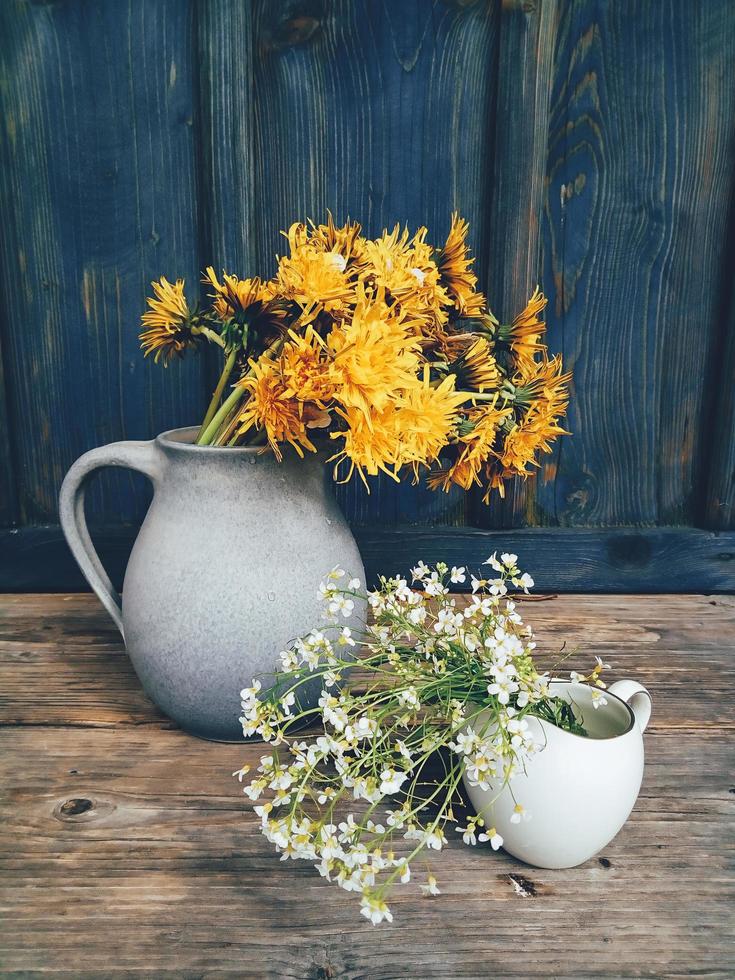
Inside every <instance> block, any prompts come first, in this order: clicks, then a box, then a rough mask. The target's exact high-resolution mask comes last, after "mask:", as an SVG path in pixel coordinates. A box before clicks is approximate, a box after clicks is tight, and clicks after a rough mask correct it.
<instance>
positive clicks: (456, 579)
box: [449, 566, 467, 585]
mask: <svg viewBox="0 0 735 980" xmlns="http://www.w3.org/2000/svg"><path fill="white" fill-rule="evenodd" d="M449 581H450V582H452V583H453V584H454V585H461V584H462V582H466V581H467V576H466V575H465V569H464V566H460V567H459V568H457V567H456V566H453V567H452V571H451V574H450V576H449Z"/></svg>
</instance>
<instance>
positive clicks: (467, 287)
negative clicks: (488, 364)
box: [438, 212, 486, 317]
mask: <svg viewBox="0 0 735 980" xmlns="http://www.w3.org/2000/svg"><path fill="white" fill-rule="evenodd" d="M468 231H469V224H468V223H467V222H466V221H465V219H464V218H460V216H459V215H458V214H457V213H456V212H455V213H454V214H453V215H452V224H451V227H450V229H449V235H448V236H447V240H446V243H445V245H444V248H443V249H442V250H441V252H440V253H439V259H438V265H439V275H440V278H441V282H442V284H443V286H444V288H445V289H446V291H447V293H448V294H449V295H450V296H451V298H452V301H453V302H454V305H455V307H456V308H457V311H458V312H459V313H460V314H461V315H462V316H466V317H472V316H479V315H480V314H481V313H482V312H483V311H484V310H485V306H486V300H485V297H484V295H483V294H482V293H480V292H477V291H476V286H477V276H476V275H475V274H474V272H472V269H471V267H472V264H473V263H474V261H475V260H474V258H471V257H470V254H469V250H468V248H467V232H468Z"/></svg>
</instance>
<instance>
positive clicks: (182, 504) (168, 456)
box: [59, 428, 365, 741]
mask: <svg viewBox="0 0 735 980" xmlns="http://www.w3.org/2000/svg"><path fill="white" fill-rule="evenodd" d="M196 431H197V430H196V429H193V428H191V429H175V430H172V431H171V432H164V433H163V434H162V435H160V436H158V438H157V439H154V440H153V441H152V442H116V443H111V444H110V445H108V446H102V447H101V448H100V449H93V450H92V451H91V452H88V453H86V454H85V455H84V456H82V457H81V458H80V459H78V460H77V461H76V463H74V465H73V466H72V468H71V469H70V470H69V472H68V474H67V476H66V479H65V480H64V483H63V486H62V488H61V494H60V498H59V513H60V518H61V526H62V528H63V531H64V534H65V536H66V540H67V542H68V544H69V547H70V548H71V551H72V553H73V555H74V557H75V558H76V560H77V562H78V563H79V567H80V568H81V570H82V572H83V573H84V576H85V578H86V579H87V581H88V582H89V584H90V585H91V586H92V588H93V589H94V591H95V592H96V593H97V595H98V596H99V598H100V600H101V601H102V603H103V605H104V606H105V608H106V609H107V611H108V612H109V613H110V615H111V616H112V618H113V619H114V621H115V623H116V624H117V626H118V628H119V630H120V632H121V633H122V635H123V639H124V640H125V646H126V649H127V652H128V654H129V655H130V659H131V660H132V662H133V666H134V667H135V670H136V672H137V674H138V677H139V678H140V681H141V683H142V685H143V688H144V689H145V691H146V693H147V694H148V695H149V697H150V698H151V699H152V700H153V701H155V703H156V704H157V705H158V706H159V707H160V708H161V709H162V710H163V711H164V712H165V713H166V714H167V715H168V716H169V717H171V718H173V719H174V720H175V721H176V722H178V723H179V724H180V725H181V726H182V727H183V728H185V729H186V730H187V731H189V732H192V733H193V734H195V735H200V736H203V737H205V738H210V739H216V740H221V741H231V740H239V739H240V738H242V731H241V728H240V725H239V722H238V718H239V715H240V690H241V689H242V688H243V687H246V686H249V685H250V683H251V681H252V679H253V678H254V677H257V676H260V677H261V678H262V683H263V686H264V687H265V686H266V684H267V682H268V674H269V673H270V672H271V671H272V670H273V669H274V668H275V667H277V666H278V665H279V660H278V654H279V652H280V651H281V650H283V649H284V648H285V647H286V646H287V645H288V643H289V641H291V640H293V639H294V638H295V637H297V636H299V635H301V634H302V633H305V632H307V631H308V630H309V629H311V628H312V627H314V626H317V627H318V626H319V625H320V624H321V623H322V622H323V621H322V620H321V612H322V604H321V602H320V600H319V598H318V587H319V583H320V582H321V581H322V580H323V579H324V577H325V575H326V574H327V573H328V572H329V571H330V570H331V569H332V568H334V567H335V566H336V565H339V566H340V567H342V568H343V569H345V571H346V572H347V573H348V574H349V575H351V576H355V577H357V578H359V579H360V581H361V582H362V583H363V584H364V571H363V567H362V562H361V560H360V553H359V551H358V550H357V545H356V544H355V540H354V538H353V537H352V534H351V532H350V529H349V527H348V526H347V523H346V521H345V519H344V517H343V515H342V513H341V512H340V510H339V508H338V506H337V503H336V501H335V499H334V496H333V494H332V490H331V479H330V474H329V473H328V468H327V467H325V464H324V457H323V455H322V456H321V457H319V456H313V455H311V454H307V458H306V459H304V460H301V459H298V458H297V457H295V455H292V456H289V457H288V458H286V459H284V461H283V462H282V463H279V462H278V461H277V460H276V459H275V458H274V456H273V455H272V453H267V454H266V453H263V452H262V449H261V450H258V449H255V448H250V447H241V448H234V449H225V448H215V447H208V446H195V445H193V441H194V437H195V435H196ZM103 466H124V467H129V468H130V469H133V470H138V471H140V472H141V473H144V474H145V475H146V476H147V477H149V478H150V480H151V482H152V483H153V489H154V493H153V502H152V503H151V506H150V509H149V510H148V513H147V515H146V518H145V521H144V523H143V526H142V527H141V529H140V533H139V535H138V537H137V540H136V542H135V545H134V547H133V551H132V554H131V555H130V561H129V562H128V567H127V571H126V573H125V581H124V584H123V594H122V601H121V599H120V596H119V595H118V594H117V593H116V591H115V589H114V588H113V586H112V584H111V582H110V579H109V577H108V576H107V574H106V573H105V571H104V569H103V568H102V565H101V563H100V560H99V557H98V555H97V553H96V552H95V550H94V547H93V545H92V541H91V539H90V536H89V532H88V530H87V526H86V521H85V517H84V490H85V485H86V483H87V480H88V479H89V477H90V476H91V474H92V473H93V472H94V471H95V470H96V469H98V468H99V467H103ZM364 612H365V610H364V606H361V605H360V604H357V605H356V607H355V612H354V614H353V617H352V619H351V620H345V621H344V623H343V625H349V626H351V627H352V628H353V629H359V628H360V626H361V623H362V622H364ZM263 675H264V676H263ZM320 687H321V685H320V684H319V682H318V681H317V683H316V685H315V686H313V687H312V689H311V690H310V691H309V692H307V700H311V701H313V699H315V698H316V697H318V691H319V689H320Z"/></svg>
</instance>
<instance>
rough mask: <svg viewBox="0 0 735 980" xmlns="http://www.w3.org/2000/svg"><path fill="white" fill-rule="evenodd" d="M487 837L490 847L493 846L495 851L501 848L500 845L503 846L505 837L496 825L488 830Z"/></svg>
mask: <svg viewBox="0 0 735 980" xmlns="http://www.w3.org/2000/svg"><path fill="white" fill-rule="evenodd" d="M487 838H488V840H489V841H490V847H492V849H493V850H494V851H497V850H498V848H500V847H502V846H503V838H502V837H501V836H500V834H499V833H498V832H497V830H496V829H495V827H491V828H490V829H489V830H488V832H487Z"/></svg>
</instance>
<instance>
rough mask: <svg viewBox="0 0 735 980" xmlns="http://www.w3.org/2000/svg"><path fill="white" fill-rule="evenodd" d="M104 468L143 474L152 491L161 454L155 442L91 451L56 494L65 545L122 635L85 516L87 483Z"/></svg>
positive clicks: (118, 608)
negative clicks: (117, 467) (123, 469)
mask: <svg viewBox="0 0 735 980" xmlns="http://www.w3.org/2000/svg"><path fill="white" fill-rule="evenodd" d="M103 466H125V467H127V468H128V469H131V470H138V471H139V472H140V473H145V475H146V476H147V477H149V478H150V480H151V482H152V483H153V487H154V489H155V487H156V486H157V484H158V481H159V477H160V475H161V455H160V450H159V449H158V447H157V446H156V444H155V442H111V443H110V444H109V445H108V446H100V448H99V449H92V450H91V451H90V452H88V453H85V454H84V456H80V457H79V459H78V460H77V461H76V463H74V465H73V466H72V468H71V469H70V470H69V472H68V473H67V474H66V477H65V478H64V482H63V483H62V485H61V491H60V493H59V520H60V522H61V529H62V531H63V532H64V537H65V538H66V542H67V544H68V545H69V548H70V550H71V553H72V554H73V555H74V557H75V558H76V560H77V564H78V565H79V568H80V569H81V571H82V574H83V575H84V577H85V578H86V580H87V581H88V582H89V584H90V585H91V586H92V588H93V589H94V591H95V592H96V593H97V596H98V598H99V600H100V602H101V603H102V605H103V606H104V607H105V609H106V610H107V611H108V613H109V614H110V616H112V618H113V620H114V621H115V625H116V626H117V628H118V629H119V630H120V633H121V635H123V622H122V605H121V601H120V596H119V595H118V593H117V591H116V590H115V588H114V587H113V585H112V582H111V581H110V578H109V576H108V574H107V572H106V571H105V570H104V568H103V567H102V562H101V561H100V559H99V555H98V554H97V552H96V551H95V548H94V545H93V544H92V539H91V538H90V536H89V531H88V529H87V521H86V518H85V516H84V491H85V489H86V486H87V482H88V481H89V478H90V477H91V476H92V474H93V473H94V471H95V470H97V469H99V468H100V467H103ZM123 638H124V635H123Z"/></svg>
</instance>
